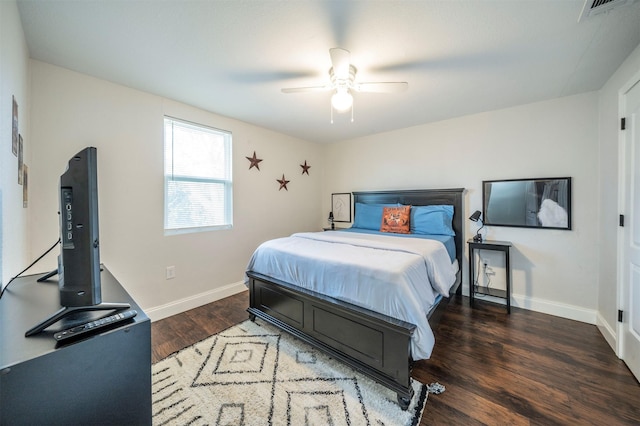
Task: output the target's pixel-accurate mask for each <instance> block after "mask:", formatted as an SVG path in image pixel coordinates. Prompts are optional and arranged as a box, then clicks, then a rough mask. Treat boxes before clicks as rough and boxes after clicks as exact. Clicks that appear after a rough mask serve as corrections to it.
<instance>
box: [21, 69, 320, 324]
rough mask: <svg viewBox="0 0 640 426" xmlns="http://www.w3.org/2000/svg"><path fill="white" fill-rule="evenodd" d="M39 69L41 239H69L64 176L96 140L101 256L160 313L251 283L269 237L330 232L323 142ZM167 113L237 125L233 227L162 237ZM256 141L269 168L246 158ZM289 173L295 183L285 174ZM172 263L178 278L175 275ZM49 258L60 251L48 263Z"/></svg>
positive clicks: (35, 140) (35, 127) (36, 229)
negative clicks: (64, 234)
mask: <svg viewBox="0 0 640 426" xmlns="http://www.w3.org/2000/svg"><path fill="white" fill-rule="evenodd" d="M31 67H32V92H33V109H32V144H33V157H32V167H31V170H32V177H31V185H32V188H33V189H32V196H31V208H30V213H31V223H32V234H31V242H32V245H33V247H34V249H38V250H39V249H41V248H43V247H47V246H49V245H51V243H52V242H54V241H55V240H56V239H57V238H58V216H57V211H58V201H57V186H58V178H59V176H60V174H61V173H62V172H63V171H64V169H65V167H66V164H67V161H68V160H69V158H70V157H71V156H72V155H73V154H75V153H76V152H78V151H80V150H81V149H82V148H84V147H85V146H95V147H97V149H98V187H99V206H100V239H101V260H102V262H103V263H104V264H105V265H106V266H107V267H108V268H109V270H110V271H111V272H112V273H113V274H114V275H115V276H116V278H118V279H119V280H120V281H121V283H122V284H123V285H124V286H125V288H126V289H127V290H128V291H129V292H130V293H131V294H132V296H133V297H134V298H135V299H136V301H137V302H138V303H139V304H140V305H141V306H142V307H143V308H144V309H145V310H146V311H148V313H150V316H151V317H152V319H158V318H161V317H164V316H166V315H169V314H172V313H175V312H179V311H182V310H184V309H185V308H189V307H194V306H197V305H199V304H201V303H206V302H208V301H211V300H215V299H219V298H221V297H224V296H226V295H228V294H232V293H233V292H237V291H239V290H244V285H243V284H242V280H243V277H244V270H245V267H246V265H247V262H248V260H249V257H250V255H251V253H252V252H253V250H254V249H255V248H256V247H257V246H258V244H260V243H261V242H263V241H265V240H267V239H270V238H274V237H279V236H283V235H288V234H290V233H293V232H297V231H307V230H319V226H320V225H319V224H320V223H321V217H320V216H321V210H320V196H319V194H320V191H321V186H320V185H321V175H322V173H321V172H322V167H323V164H322V163H323V161H322V153H321V149H320V146H319V145H317V144H312V143H309V142H305V141H302V140H298V139H294V138H292V137H289V136H286V135H282V134H278V133H274V132H271V131H268V130H265V129H262V128H259V127H256V126H254V125H250V124H247V123H243V122H240V121H237V120H233V119H229V118H225V117H221V116H219V115H216V114H212V113H209V112H206V111H202V110H199V109H196V108H193V107H189V106H186V105H183V104H180V103H178V102H174V101H170V100H167V99H162V98H160V97H157V96H153V95H151V94H148V93H143V92H140V91H136V90H132V89H129V88H126V87H123V86H119V85H116V84H112V83H109V82H106V81H104V80H100V79H96V78H93V77H89V76H86V75H82V74H78V73H75V72H71V71H69V70H66V69H62V68H59V67H55V66H52V65H48V64H45V63H42V62H38V61H31ZM165 114H166V115H170V116H173V117H176V118H181V119H185V120H189V121H192V122H196V123H201V124H205V125H208V126H212V127H216V128H220V129H224V130H229V131H231V132H232V134H233V178H234V226H233V229H231V230H225V231H211V232H205V233H192V234H183V235H175V236H169V237H165V236H164V235H163V188H164V187H163V185H164V184H163V116H164V115H165ZM254 150H255V151H256V154H257V156H258V158H262V159H263V161H262V162H261V163H260V170H259V171H258V170H257V169H255V168H253V169H251V170H249V161H248V160H247V159H246V158H245V157H247V156H251V155H252V154H253V151H254ZM305 160H306V161H307V163H308V164H310V165H311V169H310V170H309V172H310V175H309V176H307V175H306V174H305V175H302V168H301V167H300V164H303V163H304V161H305ZM283 173H284V175H285V177H286V178H287V179H288V180H290V181H291V182H290V183H289V185H288V191H286V190H284V189H283V190H279V184H278V183H277V182H276V179H279V178H281V177H282V174H283ZM170 265H172V266H175V268H176V275H177V276H176V278H175V279H172V280H166V279H165V268H166V267H167V266H170ZM48 268H55V256H53V255H50V256H48V257H47V258H46V261H44V262H43V263H42V265H39V269H40V270H42V271H44V270H47V269H48ZM116 302H117V301H116Z"/></svg>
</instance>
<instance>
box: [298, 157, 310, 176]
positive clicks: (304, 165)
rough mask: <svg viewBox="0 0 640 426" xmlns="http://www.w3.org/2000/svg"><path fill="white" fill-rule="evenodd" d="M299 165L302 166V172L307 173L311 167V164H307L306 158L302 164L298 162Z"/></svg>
mask: <svg viewBox="0 0 640 426" xmlns="http://www.w3.org/2000/svg"><path fill="white" fill-rule="evenodd" d="M300 167H302V174H305V173H306V174H307V175H308V174H309V169H310V168H311V166H309V165H307V160H304V164H300Z"/></svg>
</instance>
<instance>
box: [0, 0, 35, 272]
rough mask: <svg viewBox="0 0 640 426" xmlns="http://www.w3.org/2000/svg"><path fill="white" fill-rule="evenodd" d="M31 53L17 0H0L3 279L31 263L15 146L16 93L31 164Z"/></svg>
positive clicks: (0, 235)
mask: <svg viewBox="0 0 640 426" xmlns="http://www.w3.org/2000/svg"><path fill="white" fill-rule="evenodd" d="M28 63H29V53H28V49H27V43H26V41H25V38H24V33H23V31H22V23H21V22H20V16H19V13H18V7H17V6H16V3H15V2H14V1H0V283H1V285H5V284H6V283H7V282H8V281H9V279H10V278H11V277H13V276H14V275H16V274H18V272H20V271H21V270H22V269H24V268H26V267H27V265H28V264H29V259H30V253H29V250H28V248H29V247H28V244H27V235H28V233H29V228H28V223H27V218H28V215H27V211H28V209H26V208H23V204H22V191H23V186H22V185H19V184H18V158H17V157H16V156H15V155H13V153H12V149H11V144H12V142H11V140H12V109H13V97H14V96H15V99H16V102H17V104H18V123H19V128H18V130H19V132H20V134H21V135H22V138H23V147H24V155H23V159H24V162H25V164H27V165H28V166H30V165H31V161H30V160H31V156H30V155H31V151H32V145H31V136H30V132H29V105H30V99H29V67H28Z"/></svg>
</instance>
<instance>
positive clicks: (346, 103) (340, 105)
mask: <svg viewBox="0 0 640 426" xmlns="http://www.w3.org/2000/svg"><path fill="white" fill-rule="evenodd" d="M331 106H332V107H333V108H334V109H335V110H336V111H338V112H346V111H348V110H349V109H351V107H352V106H353V96H352V95H351V93H349V90H348V89H346V90H342V89H336V93H334V95H333V96H331Z"/></svg>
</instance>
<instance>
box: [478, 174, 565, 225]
mask: <svg viewBox="0 0 640 426" xmlns="http://www.w3.org/2000/svg"><path fill="white" fill-rule="evenodd" d="M482 206H483V211H482V217H483V219H482V222H483V224H484V225H493V226H513V227H522V228H551V229H566V230H568V229H571V178H570V177H561V178H535V179H504V180H485V181H483V182H482Z"/></svg>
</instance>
